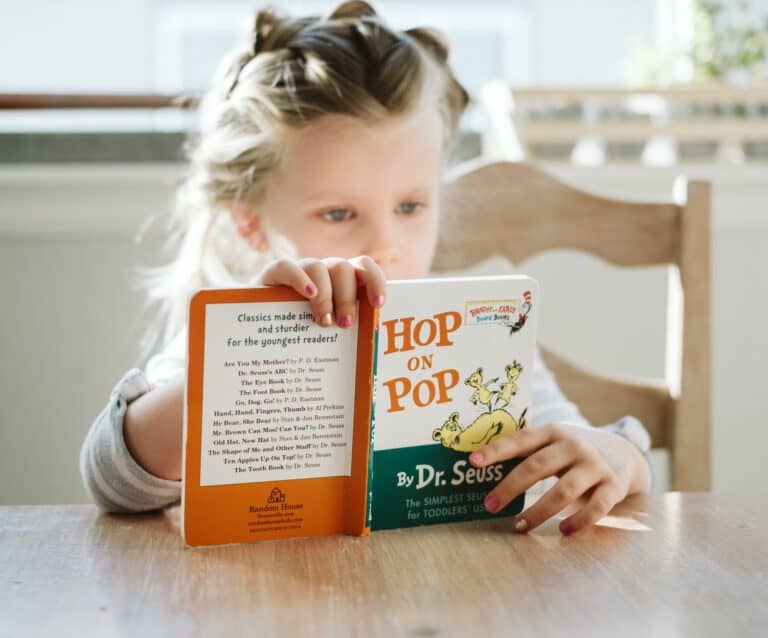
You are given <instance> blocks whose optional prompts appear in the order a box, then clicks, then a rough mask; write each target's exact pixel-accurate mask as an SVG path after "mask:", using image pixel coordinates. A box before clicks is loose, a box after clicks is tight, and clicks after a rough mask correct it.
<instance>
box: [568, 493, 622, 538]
mask: <svg viewBox="0 0 768 638" xmlns="http://www.w3.org/2000/svg"><path fill="white" fill-rule="evenodd" d="M620 500H622V497H621V496H620V495H619V491H618V489H617V488H616V487H614V486H612V485H611V483H609V482H608V481H603V482H602V483H600V484H599V485H598V486H597V488H596V489H595V491H594V492H592V496H591V497H590V498H589V500H588V501H587V504H586V505H585V506H584V507H582V508H581V509H580V510H579V511H578V512H576V513H575V514H572V515H571V516H569V517H568V518H566V519H565V520H563V521H561V522H560V531H561V532H562V533H563V534H565V535H566V536H568V535H569V534H571V533H573V532H575V531H577V530H580V529H583V528H585V527H588V526H590V525H594V524H595V523H597V522H598V521H599V520H600V519H601V518H603V516H605V515H606V514H608V512H610V511H611V510H612V509H613V506H614V505H616V503H618V502H619V501H620Z"/></svg>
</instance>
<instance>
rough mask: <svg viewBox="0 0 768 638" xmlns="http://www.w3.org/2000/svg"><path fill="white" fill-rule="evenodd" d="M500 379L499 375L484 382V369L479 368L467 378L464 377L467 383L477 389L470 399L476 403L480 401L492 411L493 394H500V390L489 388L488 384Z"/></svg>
mask: <svg viewBox="0 0 768 638" xmlns="http://www.w3.org/2000/svg"><path fill="white" fill-rule="evenodd" d="M498 380H499V377H496V378H495V379H491V380H490V381H486V382H485V383H483V369H482V368H478V369H477V370H475V371H474V372H473V373H472V374H470V375H469V376H468V377H467V378H466V379H464V383H465V385H468V386H471V387H473V388H475V391H474V392H473V393H472V396H470V397H469V400H470V401H471V402H472V403H474V404H475V405H477V404H478V403H481V404H483V405H487V406H488V412H489V413H490V411H491V403H492V400H493V395H494V394H498V393H499V391H498V390H489V389H488V387H487V386H489V385H490V384H491V383H496V382H497V381H498Z"/></svg>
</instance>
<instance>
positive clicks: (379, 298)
mask: <svg viewBox="0 0 768 638" xmlns="http://www.w3.org/2000/svg"><path fill="white" fill-rule="evenodd" d="M373 305H374V306H378V307H379V308H381V307H382V306H383V305H384V295H376V296H375V297H374V298H373Z"/></svg>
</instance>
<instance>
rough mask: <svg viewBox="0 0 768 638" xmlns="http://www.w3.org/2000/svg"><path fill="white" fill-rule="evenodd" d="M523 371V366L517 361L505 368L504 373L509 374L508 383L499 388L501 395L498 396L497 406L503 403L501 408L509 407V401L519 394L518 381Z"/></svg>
mask: <svg viewBox="0 0 768 638" xmlns="http://www.w3.org/2000/svg"><path fill="white" fill-rule="evenodd" d="M522 371H523V364H522V363H520V362H519V361H518V360H517V359H515V360H514V361H513V362H512V363H511V364H507V365H506V366H504V372H506V373H507V382H506V383H502V384H501V385H500V386H499V388H500V391H499V394H498V395H497V396H496V405H497V407H499V405H498V403H499V402H500V401H503V402H504V404H503V405H501V406H500V407H502V408H504V407H506V406H508V405H509V400H510V399H511V398H512V397H513V396H514V395H516V394H517V383H515V381H517V379H518V378H519V377H520V373H521V372H522Z"/></svg>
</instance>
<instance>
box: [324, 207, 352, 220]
mask: <svg viewBox="0 0 768 638" xmlns="http://www.w3.org/2000/svg"><path fill="white" fill-rule="evenodd" d="M348 212H349V209H348V208H334V209H332V210H328V211H325V212H324V213H323V214H322V215H321V217H322V218H323V219H327V220H329V221H332V222H343V221H344V219H345V213H348ZM337 213H341V214H340V215H339V214H337ZM329 216H330V217H329Z"/></svg>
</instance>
